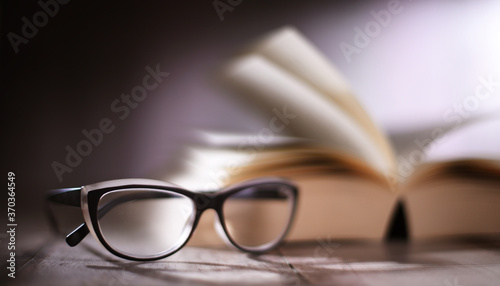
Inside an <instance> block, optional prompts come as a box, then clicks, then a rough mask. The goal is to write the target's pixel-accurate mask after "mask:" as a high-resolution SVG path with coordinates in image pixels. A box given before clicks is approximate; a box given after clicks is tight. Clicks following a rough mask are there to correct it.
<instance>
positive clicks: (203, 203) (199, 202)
mask: <svg viewBox="0 0 500 286" xmlns="http://www.w3.org/2000/svg"><path fill="white" fill-rule="evenodd" d="M193 201H194V204H195V207H196V210H197V212H198V213H199V214H201V213H203V212H204V211H206V210H208V209H213V210H215V211H217V209H218V208H219V207H220V203H221V200H220V199H219V197H218V196H217V194H215V193H197V194H195V196H194V197H193Z"/></svg>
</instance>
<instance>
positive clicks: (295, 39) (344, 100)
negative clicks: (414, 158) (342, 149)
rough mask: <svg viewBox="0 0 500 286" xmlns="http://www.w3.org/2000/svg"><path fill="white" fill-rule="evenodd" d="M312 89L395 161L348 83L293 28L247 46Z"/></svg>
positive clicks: (386, 143)
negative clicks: (340, 111) (348, 117)
mask: <svg viewBox="0 0 500 286" xmlns="http://www.w3.org/2000/svg"><path fill="white" fill-rule="evenodd" d="M249 50H250V51H251V52H253V53H257V54H259V55H261V56H263V57H265V58H266V59H268V60H269V61H271V62H272V63H274V64H276V65H278V66H279V67H280V68H282V69H284V70H286V71H287V72H289V73H291V74H292V75H294V76H296V77H297V78H299V79H301V80H302V81H304V82H305V83H306V84H308V85H310V86H311V87H312V88H314V89H316V91H317V93H318V94H319V95H323V96H325V98H327V99H329V100H331V101H332V102H331V104H333V105H336V106H338V107H339V108H340V109H342V110H343V111H344V112H345V113H346V114H347V115H349V116H351V117H352V119H354V121H356V122H357V123H358V124H359V125H360V126H361V127H362V128H363V129H364V130H365V131H366V132H367V133H368V134H369V136H370V137H371V139H372V140H373V143H374V144H376V145H377V148H379V150H380V152H382V153H383V154H384V156H386V157H387V158H388V160H392V161H393V162H395V159H394V154H393V150H392V147H391V146H390V144H389V141H388V140H387V137H386V136H385V135H384V134H382V132H381V131H380V129H379V128H377V126H375V124H374V123H373V121H372V120H371V119H370V117H369V116H368V113H367V112H366V110H364V109H363V107H362V106H361V105H360V104H359V102H358V101H357V100H356V98H355V97H354V95H353V94H352V92H351V90H350V88H349V86H348V84H347V83H346V81H345V80H344V78H343V77H342V76H341V74H340V73H339V72H338V71H337V70H336V69H335V68H334V66H333V65H332V64H331V63H330V62H329V61H328V59H327V58H326V57H324V56H323V54H322V53H321V52H320V51H319V50H318V49H316V47H314V46H313V45H312V44H311V43H310V42H309V41H308V40H307V39H306V38H305V37H304V36H302V35H301V34H300V33H299V32H298V31H297V30H296V29H294V28H293V27H284V28H282V29H279V30H277V31H274V32H272V33H270V34H269V35H268V36H266V37H264V39H262V40H260V41H259V42H258V43H256V44H255V45H254V46H252V47H251V48H250V49H249Z"/></svg>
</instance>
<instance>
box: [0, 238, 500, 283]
mask: <svg viewBox="0 0 500 286" xmlns="http://www.w3.org/2000/svg"><path fill="white" fill-rule="evenodd" d="M21 261H22V262H20V263H19V264H20V265H19V266H18V269H17V273H16V274H17V277H16V278H15V279H10V278H9V279H7V283H6V284H7V285H37V286H41V285H51V286H52V285H219V284H225V285H260V284H263V285H311V284H313V285H441V286H459V285H461V286H467V285H500V239H493V240H491V239H489V240H461V241H456V240H455V241H440V242H426V243H424V242H419V243H405V242H387V243H366V242H365V243H361V242H333V241H329V240H328V239H325V240H317V241H314V242H310V243H303V244H297V243H296V244H286V245H283V246H281V247H280V248H279V249H277V250H274V251H273V252H271V253H267V254H265V255H260V256H254V255H249V254H246V253H243V252H240V251H236V250H231V249H227V248H199V247H185V248H183V249H181V250H180V251H179V252H178V253H176V254H174V255H173V256H171V257H168V258H166V259H163V260H160V261H155V262H147V263H144V262H132V261H127V260H123V259H120V258H117V257H114V256H113V255H111V254H109V253H107V252H106V250H104V248H102V247H101V246H100V245H98V244H97V243H96V242H94V241H93V240H92V238H90V239H89V238H86V239H85V240H84V242H83V243H82V244H80V245H78V246H77V247H74V248H71V247H69V246H67V245H66V244H65V243H64V241H63V240H62V239H59V238H58V239H54V240H53V241H52V242H51V243H49V244H47V245H45V246H44V247H43V248H42V249H41V250H40V251H38V252H37V253H36V254H34V255H32V257H25V259H24V260H22V259H21ZM2 280H4V279H2ZM2 284H3V283H2Z"/></svg>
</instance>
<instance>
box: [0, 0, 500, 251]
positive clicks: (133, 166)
mask: <svg viewBox="0 0 500 286" xmlns="http://www.w3.org/2000/svg"><path fill="white" fill-rule="evenodd" d="M41 2H43V3H48V2H50V3H57V7H58V9H57V11H56V10H54V9H55V8H51V9H52V14H53V16H51V15H49V16H46V19H44V17H43V16H40V15H41V14H40V13H39V12H40V11H43V9H42V8H41V6H40V4H38V3H37V1H2V4H1V5H2V7H1V29H2V46H1V50H0V53H1V68H2V71H1V72H2V75H1V89H2V90H1V95H2V96H1V98H2V104H1V108H2V116H3V124H4V128H3V129H2V130H3V135H2V139H3V144H2V146H4V147H3V152H2V153H3V155H2V174H3V175H4V176H6V174H7V172H8V171H13V172H15V174H16V186H17V189H16V196H17V197H16V198H17V208H16V210H17V214H16V215H17V218H18V220H19V221H18V222H19V225H20V227H19V229H20V230H19V231H20V232H21V233H20V236H21V237H20V239H22V238H23V237H24V238H26V239H31V240H30V241H32V242H33V245H36V239H34V238H33V236H32V235H31V236H29V235H28V234H29V233H34V232H35V231H36V232H45V231H47V225H46V223H45V221H44V220H43V216H42V210H43V201H44V193H45V191H46V190H48V189H52V188H60V187H73V186H80V185H84V184H89V183H95V182H98V181H102V180H109V179H117V178H128V177H146V178H147V177H151V176H153V175H157V174H158V171H159V170H162V171H168V169H169V166H174V165H176V164H178V162H179V161H180V160H182V156H181V153H180V152H179V151H180V150H182V147H183V146H184V145H185V144H187V143H188V142H192V141H193V137H192V131H193V130H198V129H207V130H220V131H230V132H236V131H238V132H245V133H252V132H254V133H256V132H258V131H259V130H260V129H261V128H262V127H263V126H266V124H267V122H268V120H269V118H268V117H261V116H259V114H258V113H257V112H256V111H255V110H253V109H251V108H247V107H246V106H244V105H241V104H240V103H239V101H238V100H236V99H235V98H234V97H232V96H231V94H228V92H227V91H225V90H224V89H222V88H218V87H216V86H214V85H213V84H212V83H211V78H212V76H213V74H214V72H215V71H216V70H217V67H218V66H219V65H220V64H221V63H223V62H224V61H225V60H226V59H228V58H229V57H230V56H231V55H233V54H234V53H236V52H238V51H239V50H240V49H241V48H243V47H245V46H246V45H247V44H248V43H250V42H251V41H253V40H255V39H257V38H259V37H260V36H262V35H263V34H266V33H268V32H270V31H272V30H274V29H276V28H280V27H282V26H284V25H292V26H295V27H296V28H297V29H298V30H299V31H301V32H302V33H303V34H304V35H305V36H306V37H307V38H308V39H309V40H310V41H311V42H312V43H313V44H314V45H316V46H317V47H318V48H319V50H320V51H321V52H323V53H324V54H325V55H326V56H327V57H328V58H329V59H330V60H331V61H332V63H333V64H334V65H335V66H336V67H337V68H338V70H339V71H340V73H341V74H343V75H344V76H345V78H346V79H347V81H348V82H349V83H350V85H351V87H352V89H353V91H354V93H355V94H356V95H357V96H358V98H359V100H360V101H361V103H362V105H363V106H364V107H365V108H366V109H367V110H368V112H369V114H370V115H371V116H372V118H373V119H374V121H375V122H376V123H377V125H379V126H380V127H381V128H382V130H384V131H385V132H386V133H387V134H388V135H389V136H390V137H391V138H392V140H393V143H394V144H395V145H396V146H395V147H396V148H397V149H402V148H403V147H402V145H404V144H408V142H410V143H411V142H412V140H413V138H414V137H413V135H412V134H418V133H419V132H420V133H421V132H422V130H429V129H432V128H434V127H436V126H441V125H443V124H446V123H447V122H446V121H445V120H444V119H443V115H444V114H445V113H446V112H449V110H450V109H451V110H453V108H454V104H461V103H462V101H463V100H464V98H467V97H468V96H473V95H474V92H475V88H476V87H477V85H478V84H480V81H479V77H483V78H488V77H492V78H494V79H496V81H497V82H498V81H500V53H499V51H500V33H499V28H500V2H498V1H486V0H485V1H450V0H441V1H388V0H381V1H263V0H259V1H255V0H252V1H250V0H242V1H226V0H220V1H217V0H216V1H213V0H210V1H119V2H114V3H111V2H103V1H76V0H74V1H69V2H68V3H67V4H61V3H59V2H55V1H45V2H44V0H42V1H41ZM61 2H64V1H61ZM391 2H393V3H392V4H391ZM388 5H398V7H399V8H398V11H399V12H398V13H397V14H392V15H391V19H390V22H389V23H388V24H387V25H386V26H385V27H382V28H381V29H380V32H379V33H377V34H376V35H375V36H374V37H370V40H369V43H368V44H367V45H366V47H363V48H360V49H359V51H358V52H357V53H353V54H352V55H351V56H350V57H349V59H348V58H347V57H346V55H345V54H344V52H343V51H342V49H341V47H340V45H341V43H343V42H344V43H348V44H350V45H354V37H355V35H356V27H359V28H361V29H364V27H365V25H366V24H367V23H368V22H370V21H373V20H374V16H373V14H372V13H371V11H375V12H378V11H380V10H382V9H388V8H387V7H388ZM37 13H38V14H37ZM35 15H38V16H35ZM34 16H35V18H36V19H34ZM23 17H26V19H27V20H28V21H30V22H31V23H33V21H34V20H35V21H39V24H40V27H38V28H37V31H36V32H34V31H25V32H28V33H29V36H30V38H29V37H24V36H23V26H24V25H26V24H25V21H23V19H24V18H23ZM37 17H38V18H37ZM45 20H46V21H45ZM25 30H26V28H25ZM12 33H14V34H16V35H17V36H18V37H24V40H20V38H15V37H14V36H13V34H12ZM9 35H10V36H9ZM13 37H14V38H13ZM13 39H14V40H13ZM13 41H14V43H16V44H13ZM17 41H19V42H17ZM14 46H15V47H14ZM16 49H17V50H18V51H17V53H16ZM147 66H149V67H151V68H152V69H155V68H156V67H157V66H159V69H160V70H161V71H162V72H165V73H169V75H168V76H167V77H165V78H164V79H163V81H162V82H161V83H160V85H159V86H158V87H156V88H154V89H153V90H152V91H150V92H148V95H147V96H146V97H145V99H144V100H143V101H141V102H136V105H135V104H134V108H129V111H130V113H129V114H128V115H127V116H124V117H125V118H124V119H123V120H121V119H120V118H119V117H118V116H117V115H118V114H117V113H115V112H113V111H112V109H111V105H112V103H113V102H114V101H116V100H119V101H120V102H121V100H122V99H121V96H122V94H124V93H125V94H130V91H131V90H132V89H133V88H134V87H135V86H137V85H142V80H143V78H144V76H146V75H147V74H148V71H147V70H146V67H147ZM120 106H124V105H123V104H122V103H120ZM499 107H500V87H498V90H494V92H493V93H492V96H491V98H489V99H488V100H487V101H484V102H480V104H479V105H478V106H477V107H475V108H474V109H471V110H470V111H468V112H469V113H481V112H490V111H494V110H499V109H498V108H499ZM453 112H456V111H453ZM119 114H121V113H119ZM469 115H470V114H467V116H469ZM464 117H465V115H464ZM103 118H109V119H110V120H111V121H112V122H113V125H114V126H115V129H114V130H113V131H112V132H111V133H109V134H105V135H104V136H103V140H102V143H100V144H99V146H96V147H93V149H92V151H91V152H90V154H89V155H88V156H86V157H83V158H82V160H81V163H79V164H78V166H76V167H74V168H72V171H71V172H66V173H64V174H63V175H62V179H61V180H60V179H59V178H58V177H57V175H56V174H55V172H54V169H53V167H52V164H53V162H54V161H56V162H59V163H62V164H64V163H65V160H66V159H65V157H66V155H67V153H68V151H67V150H66V146H70V147H72V148H76V146H77V144H78V143H79V142H80V141H82V140H84V139H85V136H84V135H83V134H82V130H84V129H85V130H91V129H96V128H99V124H100V122H101V120H102V119H103ZM448 123H449V122H448ZM1 199H2V202H6V201H7V195H6V192H2V197H1ZM2 204H3V203H2ZM1 218H2V220H4V219H5V220H6V213H3V214H1ZM2 233H4V232H3V231H2ZM4 248H5V247H2V249H4Z"/></svg>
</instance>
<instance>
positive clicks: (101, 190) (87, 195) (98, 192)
mask: <svg viewBox="0 0 500 286" xmlns="http://www.w3.org/2000/svg"><path fill="white" fill-rule="evenodd" d="M266 184H280V185H284V186H286V187H288V188H289V189H290V191H291V200H290V205H291V208H290V214H289V216H288V221H287V226H286V227H285V229H284V230H283V231H282V233H281V234H280V235H279V236H277V237H276V238H275V239H274V240H272V241H270V242H267V243H265V244H263V245H260V246H258V247H245V246H242V245H240V244H238V243H236V242H235V241H234V239H233V238H232V237H231V235H230V233H229V232H228V230H227V227H226V222H225V216H224V212H223V205H224V202H225V200H226V199H227V198H229V197H230V196H231V195H233V194H234V193H237V192H239V191H242V190H244V189H247V188H250V187H256V186H258V185H266ZM137 188H145V189H154V190H160V191H161V190H163V191H168V192H172V193H177V194H180V195H183V196H185V197H187V198H189V199H190V200H191V201H192V202H193V203H194V212H195V214H194V220H193V222H192V224H191V229H190V231H189V234H188V235H187V237H186V238H185V239H184V241H183V242H182V243H179V242H178V243H176V244H175V245H174V246H172V247H171V249H173V250H172V251H168V250H165V251H163V252H160V254H161V255H159V256H151V257H134V256H130V255H127V254H124V253H122V252H119V251H117V250H115V249H114V248H113V247H111V246H110V245H109V243H108V242H107V241H106V239H105V238H104V236H103V234H102V231H101V229H100V226H99V218H98V211H99V210H98V207H99V201H100V199H101V198H102V197H103V196H104V195H105V194H107V193H109V192H112V191H117V190H127V189H137ZM298 194H299V191H298V187H297V186H296V185H295V184H294V183H292V182H291V181H289V180H287V179H284V178H277V177H265V178H258V179H253V180H249V181H245V182H242V183H239V184H235V185H232V186H229V187H226V188H224V189H222V190H220V191H207V192H194V191H190V190H187V189H184V188H182V187H180V186H177V185H175V184H172V183H169V182H164V181H158V180H152V179H119V180H110V181H103V182H99V183H95V184H90V185H84V186H82V187H76V188H62V189H54V190H51V191H49V192H48V193H47V196H46V199H47V201H49V202H53V203H58V204H62V205H67V206H74V207H80V208H81V209H82V212H83V217H84V221H85V222H84V223H82V224H81V225H80V226H78V227H77V228H76V229H75V230H73V231H72V232H71V233H69V234H68V235H67V236H66V243H67V244H68V245H69V246H71V247H74V246H76V245H78V244H79V243H80V242H81V241H82V240H83V239H84V238H85V237H86V236H87V235H88V234H89V233H91V234H92V236H94V238H95V239H96V240H97V241H98V242H99V243H100V244H101V245H102V246H103V247H104V248H106V249H107V250H108V251H109V252H111V253H112V254H114V255H116V256H118V257H121V258H124V259H128V260H134V261H153V260H159V259H163V258H166V257H168V256H171V255H173V254H174V253H176V252H177V251H179V250H180V249H182V248H183V247H184V246H185V245H186V244H187V242H188V241H189V240H190V238H191V236H192V235H193V233H194V231H195V229H196V227H197V225H198V223H199V220H200V218H201V216H202V214H203V213H204V212H205V211H206V210H208V209H213V210H214V211H215V212H216V213H217V217H218V220H216V221H215V223H216V229H217V232H218V234H219V236H221V238H222V239H223V240H224V241H225V242H226V244H228V245H229V246H233V247H235V248H237V249H239V250H241V251H244V252H248V253H252V254H261V253H264V252H267V251H270V250H272V249H273V248H275V247H276V246H278V245H279V244H280V243H281V242H282V241H283V239H284V238H285V236H286V235H287V234H288V232H289V231H290V228H291V226H292V224H293V221H294V218H295V214H296V209H297V201H298ZM48 214H49V220H50V222H51V224H52V225H53V226H54V228H56V227H55V226H56V225H57V223H56V218H55V216H54V214H53V213H52V211H50V209H49V212H48ZM89 225H90V226H91V227H88V226H89ZM219 226H220V227H219ZM221 231H222V232H223V233H224V235H222V233H221Z"/></svg>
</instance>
